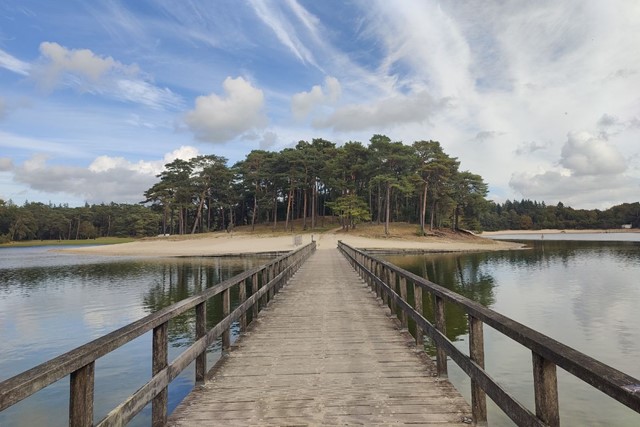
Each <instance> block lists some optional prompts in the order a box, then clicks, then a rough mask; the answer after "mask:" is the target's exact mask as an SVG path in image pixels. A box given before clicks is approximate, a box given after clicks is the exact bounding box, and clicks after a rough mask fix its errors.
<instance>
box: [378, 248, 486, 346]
mask: <svg viewBox="0 0 640 427" xmlns="http://www.w3.org/2000/svg"><path fill="white" fill-rule="evenodd" d="M486 257H487V255H486V254H483V253H472V254H430V255H402V256H395V255H394V256H385V257H384V259H385V260H387V261H389V262H391V263H393V264H394V265H396V266H398V267H400V268H403V269H405V270H407V271H410V272H412V273H414V274H416V275H418V276H420V277H424V278H425V279H428V280H430V281H432V282H434V283H436V284H438V285H440V286H443V287H445V288H447V289H450V290H451V291H453V292H456V293H458V294H460V295H463V296H465V297H467V298H469V299H471V300H474V301H476V302H478V303H480V304H482V305H484V306H486V307H491V305H492V304H494V303H495V295H494V292H493V288H494V286H495V280H494V278H493V277H492V276H491V274H490V273H489V272H488V268H486ZM408 288H409V289H408V291H409V295H408V299H409V301H413V287H412V286H409V287H408ZM422 303H423V308H424V316H425V318H426V319H428V320H429V321H430V322H434V319H435V316H434V301H433V297H432V296H431V294H429V293H428V292H423V302H422ZM445 313H446V328H447V337H448V338H449V339H450V340H452V341H456V340H458V339H459V337H461V336H464V335H467V333H468V322H467V316H466V314H465V313H464V311H463V310H462V309H461V308H460V307H458V306H457V305H455V304H451V303H446V304H445ZM409 329H410V331H411V333H412V334H415V324H414V323H413V322H410V324H409ZM425 349H426V350H427V352H428V353H429V354H431V355H435V347H434V346H433V343H431V342H430V340H425Z"/></svg>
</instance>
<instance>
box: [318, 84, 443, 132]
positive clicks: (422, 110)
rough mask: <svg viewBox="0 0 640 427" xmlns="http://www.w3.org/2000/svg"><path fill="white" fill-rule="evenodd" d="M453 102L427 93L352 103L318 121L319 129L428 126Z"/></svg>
mask: <svg viewBox="0 0 640 427" xmlns="http://www.w3.org/2000/svg"><path fill="white" fill-rule="evenodd" d="M450 101H451V100H450V99H448V98H443V99H440V100H436V99H434V98H433V97H432V96H431V95H430V94H429V93H427V92H426V91H420V92H417V93H413V94H410V95H396V96H392V97H388V98H384V99H379V100H378V101H376V102H373V103H369V104H351V105H346V106H344V107H341V108H338V109H336V110H335V111H334V112H333V113H332V114H331V115H330V116H329V117H327V118H323V119H316V120H314V122H313V125H314V126H315V127H317V128H333V129H334V130H337V131H357V130H366V129H384V128H388V127H393V126H396V125H401V124H405V123H425V122H429V119H430V118H431V117H433V116H434V115H435V114H437V113H438V112H440V111H442V110H443V109H446V108H447V107H448V106H449V105H450Z"/></svg>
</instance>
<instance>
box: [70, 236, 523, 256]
mask: <svg viewBox="0 0 640 427" xmlns="http://www.w3.org/2000/svg"><path fill="white" fill-rule="evenodd" d="M295 236H300V237H301V244H302V245H305V244H308V243H310V242H311V239H312V238H313V239H314V240H315V241H316V245H317V249H318V250H325V249H331V248H335V247H337V245H338V240H342V241H343V242H344V243H346V244H348V245H350V246H353V247H355V248H359V249H371V250H375V251H385V252H387V251H393V250H397V251H399V252H406V251H410V252H414V253H416V252H422V253H433V252H471V251H472V252H479V251H502V250H518V249H522V248H523V247H524V245H523V244H521V243H513V242H501V241H495V240H491V239H484V238H481V237H479V238H477V239H473V240H469V241H459V240H450V239H444V238H428V239H425V240H407V239H401V238H384V239H381V238H370V237H362V236H357V235H350V234H347V233H333V232H326V233H321V234H298V235H295ZM298 247H300V245H298V246H296V245H295V244H294V235H283V236H275V237H274V236H264V235H252V234H243V233H233V234H228V233H221V234H210V235H207V236H198V237H197V238H191V237H190V236H184V237H178V236H170V237H158V238H153V239H145V240H139V241H135V242H130V243H121V244H116V245H107V246H88V247H82V248H69V249H59V251H61V252H64V253H74V254H80V255H81V254H86V255H105V256H145V257H149V256H151V257H167V256H222V255H236V254H237V255H241V254H253V253H256V254H257V253H261V252H280V251H291V250H294V249H296V248H298Z"/></svg>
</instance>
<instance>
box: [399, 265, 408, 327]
mask: <svg viewBox="0 0 640 427" xmlns="http://www.w3.org/2000/svg"><path fill="white" fill-rule="evenodd" d="M400 298H402V301H404V302H407V279H406V278H405V277H403V276H401V277H400ZM400 323H401V324H402V328H403V329H407V326H408V323H407V312H406V311H404V310H400Z"/></svg>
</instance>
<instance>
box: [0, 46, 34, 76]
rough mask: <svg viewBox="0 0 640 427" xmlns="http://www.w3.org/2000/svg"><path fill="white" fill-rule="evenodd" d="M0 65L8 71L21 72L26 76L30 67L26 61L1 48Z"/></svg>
mask: <svg viewBox="0 0 640 427" xmlns="http://www.w3.org/2000/svg"><path fill="white" fill-rule="evenodd" d="M0 67H2V68H6V69H7V70H9V71H13V72H14V73H16V74H21V75H23V76H28V75H29V70H30V69H31V66H30V65H29V64H28V63H27V62H24V61H21V60H19V59H18V58H16V57H14V56H12V55H9V54H8V53H7V52H5V51H4V50H2V49H0Z"/></svg>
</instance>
